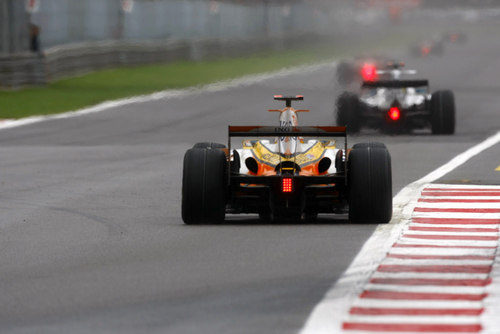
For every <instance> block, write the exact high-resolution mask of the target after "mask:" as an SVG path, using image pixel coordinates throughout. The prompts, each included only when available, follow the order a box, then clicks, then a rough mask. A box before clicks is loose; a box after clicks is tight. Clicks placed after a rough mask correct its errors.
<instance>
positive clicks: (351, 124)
mask: <svg viewBox="0 0 500 334" xmlns="http://www.w3.org/2000/svg"><path fill="white" fill-rule="evenodd" d="M360 109H361V105H360V102H359V99H358V96H357V95H356V94H352V93H348V92H344V93H342V95H340V96H339V98H338V99H337V124H338V125H341V126H347V131H349V132H350V133H357V132H359V130H360V129H361V119H360Z"/></svg>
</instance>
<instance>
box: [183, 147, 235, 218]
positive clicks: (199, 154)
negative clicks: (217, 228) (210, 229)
mask: <svg viewBox="0 0 500 334" xmlns="http://www.w3.org/2000/svg"><path fill="white" fill-rule="evenodd" d="M226 166H227V160H226V155H225V153H224V152H223V151H221V150H216V149H215V150H214V149H201V148H192V149H190V150H188V151H187V152H186V154H185V155H184V168H183V175H182V220H183V221H184V223H185V224H217V223H222V222H223V221H224V217H225V211H226V193H227V172H226Z"/></svg>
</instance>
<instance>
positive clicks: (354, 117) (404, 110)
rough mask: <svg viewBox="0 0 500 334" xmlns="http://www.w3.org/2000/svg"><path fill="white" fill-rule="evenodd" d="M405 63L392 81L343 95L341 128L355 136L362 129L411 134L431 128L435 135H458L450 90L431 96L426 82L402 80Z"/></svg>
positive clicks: (366, 83) (395, 68)
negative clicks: (411, 131) (413, 131)
mask: <svg viewBox="0 0 500 334" xmlns="http://www.w3.org/2000/svg"><path fill="white" fill-rule="evenodd" d="M403 66H404V63H399V65H397V64H396V65H394V66H393V68H392V69H389V70H387V71H380V72H383V73H390V75H391V78H392V79H391V80H379V81H364V82H363V84H362V86H361V93H360V95H359V96H358V95H357V94H354V93H350V92H344V93H343V94H342V95H340V96H339V98H338V99H337V110H336V118H337V124H338V125H345V126H347V127H348V129H349V131H350V132H352V133H356V132H358V131H359V130H360V129H361V128H362V127H370V128H376V129H381V130H384V131H386V132H390V133H395V132H408V131H410V130H412V129H418V128H425V127H429V126H430V128H431V129H432V133H433V134H453V133H454V132H455V99H454V96H453V93H452V92H451V91H449V90H444V91H437V92H434V93H433V94H430V92H429V82H428V81H427V80H401V79H400V77H401V75H403V74H415V73H416V72H415V71H413V70H403V69H402V67H403Z"/></svg>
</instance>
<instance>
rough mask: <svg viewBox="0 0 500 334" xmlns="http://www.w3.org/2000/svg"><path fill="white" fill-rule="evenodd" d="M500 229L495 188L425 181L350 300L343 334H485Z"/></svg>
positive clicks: (499, 197)
mask: <svg viewBox="0 0 500 334" xmlns="http://www.w3.org/2000/svg"><path fill="white" fill-rule="evenodd" d="M499 229H500V186H498V187H495V186H460V185H430V186H428V187H427V188H425V189H424V190H423V191H422V193H421V197H420V198H419V200H418V204H417V206H416V207H415V209H414V211H413V214H412V218H411V222H410V223H409V224H408V226H406V227H405V229H404V230H403V233H402V234H401V235H400V237H399V239H398V240H397V241H396V242H395V243H394V245H393V246H392V248H391V249H390V251H389V252H388V253H387V255H386V257H385V258H384V260H383V261H382V262H381V263H380V265H379V266H378V268H377V270H376V271H375V272H374V273H373V275H372V276H371V277H370V279H369V281H368V282H367V283H366V284H365V286H364V288H363V291H362V292H361V293H360V295H359V296H358V298H357V299H356V300H355V301H354V303H353V305H351V307H350V310H349V315H348V316H347V318H346V320H345V321H344V322H343V324H342V328H343V330H344V332H349V333H350V332H356V333H358V332H359V333H480V332H483V331H486V332H488V333H491V329H490V328H485V325H484V323H483V322H482V321H481V320H482V319H483V318H482V317H484V313H485V312H486V311H487V305H488V302H487V301H488V297H489V293H488V292H489V291H490V290H489V289H488V288H489V287H490V286H491V285H492V284H493V283H495V282H493V278H492V276H491V272H492V270H493V268H494V261H495V255H496V252H497V248H498V243H499ZM498 319H499V320H498V321H499V322H500V315H499V316H498ZM499 333H500V325H499Z"/></svg>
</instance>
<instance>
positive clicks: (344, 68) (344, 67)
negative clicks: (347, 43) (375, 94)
mask: <svg viewBox="0 0 500 334" xmlns="http://www.w3.org/2000/svg"><path fill="white" fill-rule="evenodd" d="M336 76H337V82H338V83H339V84H340V85H341V86H347V85H350V84H351V83H352V82H353V81H354V80H355V79H356V69H355V68H354V66H353V65H352V64H350V63H348V62H341V63H339V64H338V65H337V73H336Z"/></svg>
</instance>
